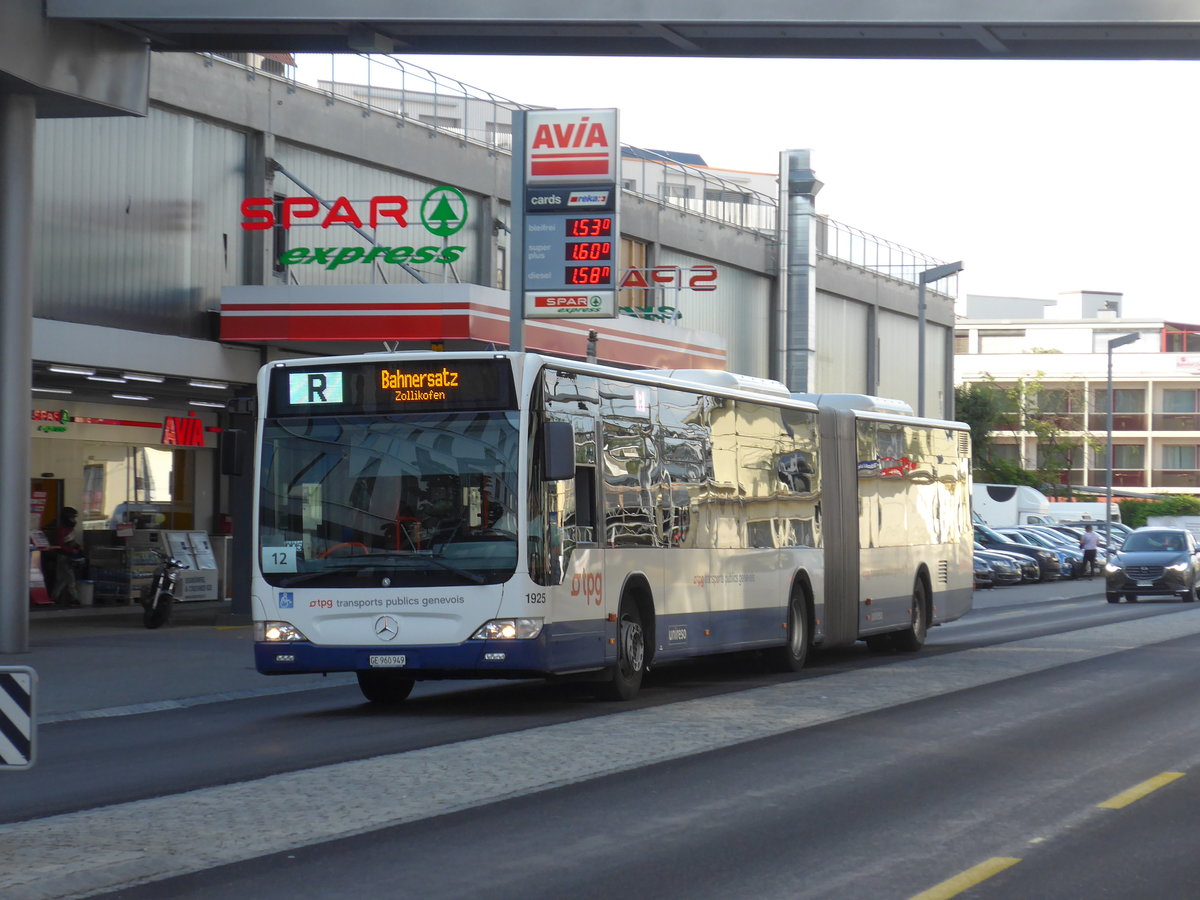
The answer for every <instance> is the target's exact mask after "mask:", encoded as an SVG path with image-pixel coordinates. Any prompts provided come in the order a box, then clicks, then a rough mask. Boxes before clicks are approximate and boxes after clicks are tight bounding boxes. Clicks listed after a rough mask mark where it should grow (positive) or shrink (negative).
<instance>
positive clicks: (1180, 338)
mask: <svg viewBox="0 0 1200 900" xmlns="http://www.w3.org/2000/svg"><path fill="white" fill-rule="evenodd" d="M1163 352H1165V353H1200V332H1198V331H1186V330H1183V329H1179V328H1176V327H1167V328H1166V329H1164V331H1163Z"/></svg>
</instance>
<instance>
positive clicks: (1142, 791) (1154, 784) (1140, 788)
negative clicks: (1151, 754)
mask: <svg viewBox="0 0 1200 900" xmlns="http://www.w3.org/2000/svg"><path fill="white" fill-rule="evenodd" d="M1182 777H1183V773H1182V772H1163V773H1162V774H1161V775H1155V776H1154V777H1153V778H1147V779H1146V780H1145V781H1143V782H1142V783H1141V784H1135V785H1134V786H1133V787H1131V788H1130V789H1129V790H1127V791H1121V793H1119V794H1117V795H1116V796H1115V797H1109V798H1108V799H1107V800H1105V801H1104V802H1103V803H1097V804H1096V805H1097V806H1099V807H1100V808H1102V809H1123V808H1124V807H1126V806H1128V805H1129V804H1130V803H1132V802H1133V801H1134V800H1141V799H1142V798H1143V797H1145V796H1146V795H1147V794H1149V793H1151V792H1152V791H1157V790H1158V789H1159V788H1160V787H1163V786H1165V785H1168V784H1170V783H1171V782H1172V781H1175V780H1176V779H1177V778H1182Z"/></svg>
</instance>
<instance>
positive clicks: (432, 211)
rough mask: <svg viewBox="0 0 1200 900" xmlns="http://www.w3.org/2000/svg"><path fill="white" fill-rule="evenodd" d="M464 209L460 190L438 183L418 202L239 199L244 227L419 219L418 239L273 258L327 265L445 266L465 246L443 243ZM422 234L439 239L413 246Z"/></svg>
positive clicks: (390, 197) (295, 251)
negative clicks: (437, 264) (403, 244)
mask: <svg viewBox="0 0 1200 900" xmlns="http://www.w3.org/2000/svg"><path fill="white" fill-rule="evenodd" d="M468 212H469V205H468V203H467V198H466V196H464V194H463V192H462V191H460V190H458V188H454V187H449V186H448V185H442V186H440V187H436V188H433V189H432V190H431V191H429V192H428V193H427V194H426V195H425V196H424V197H423V198H421V200H420V201H419V202H414V201H412V200H410V199H409V198H408V197H405V196H402V195H399V194H387V195H380V196H377V197H371V198H370V199H369V200H359V201H354V200H351V199H350V198H348V197H338V198H337V199H336V200H334V201H332V202H330V203H323V202H322V201H319V200H317V199H316V198H315V197H284V198H283V199H282V200H280V201H278V202H276V200H275V199H274V198H272V197H247V198H246V199H244V200H243V201H242V204H241V213H242V223H241V224H242V229H243V230H245V231H266V230H268V229H272V228H283V229H291V228H293V227H294V226H297V225H301V226H314V225H319V226H320V227H321V228H322V229H328V228H330V227H332V226H334V225H344V226H347V227H349V228H353V229H355V230H357V231H360V232H361V231H362V230H363V229H365V228H370V229H372V230H376V229H379V228H385V227H395V228H405V229H407V228H408V227H409V226H410V225H413V226H415V225H416V224H417V220H418V219H419V220H420V226H421V227H422V228H423V229H424V233H423V234H422V233H420V232H418V235H419V237H418V238H417V240H414V241H412V242H411V243H410V244H408V245H405V246H399V247H391V246H383V245H381V244H376V245H375V246H374V247H292V248H290V249H288V250H287V251H285V252H284V253H283V254H281V255H280V257H279V260H278V262H279V264H280V265H282V266H293V265H305V264H312V263H317V264H318V265H319V266H321V267H322V268H325V269H328V270H332V269H336V268H338V267H339V266H343V265H346V264H347V263H353V262H359V263H373V262H375V261H377V260H378V261H379V262H385V263H391V264H393V265H404V264H414V265H420V264H422V263H440V264H443V265H445V264H447V263H452V262H454V261H455V260H457V259H458V258H459V257H460V256H461V255H462V253H463V252H464V251H465V250H466V247H465V246H461V245H454V246H447V245H445V239H446V238H449V237H451V236H453V235H455V234H457V233H458V232H460V231H462V229H463V228H464V227H465V226H466V224H467V216H468ZM421 238H424V239H425V240H429V239H430V238H440V239H441V241H439V242H438V243H436V244H433V243H430V244H426V245H425V246H418V245H417V244H418V243H419V242H420V239H421Z"/></svg>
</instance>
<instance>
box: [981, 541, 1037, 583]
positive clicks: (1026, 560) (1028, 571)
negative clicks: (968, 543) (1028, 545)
mask: <svg viewBox="0 0 1200 900" xmlns="http://www.w3.org/2000/svg"><path fill="white" fill-rule="evenodd" d="M974 552H976V554H978V556H983V557H985V558H986V559H988V560H989V562H992V560H1003V562H1007V563H1009V564H1010V565H1012V566H1013V569H1008V570H1004V571H997V570H996V568H995V566H992V580H994V581H996V583H997V584H1033V583H1036V582H1038V581H1040V580H1042V570H1040V569H1039V568H1038V560H1036V559H1033V558H1032V557H1027V556H1025V554H1024V553H1006V552H1004V551H1002V550H989V548H988V547H985V546H984V545H983V544H979V541H976V546H974ZM1002 569H1003V566H1002ZM1014 570H1015V577H1014Z"/></svg>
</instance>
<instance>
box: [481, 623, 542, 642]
mask: <svg viewBox="0 0 1200 900" xmlns="http://www.w3.org/2000/svg"><path fill="white" fill-rule="evenodd" d="M541 633H542V620H541V619H492V620H491V621H490V622H484V623H483V625H482V626H481V627H480V628H479V630H478V631H476V632H475V633H474V634H473V635H471V640H473V641H528V640H532V639H533V638H535V637H537V636H538V635H539V634H541Z"/></svg>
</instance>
